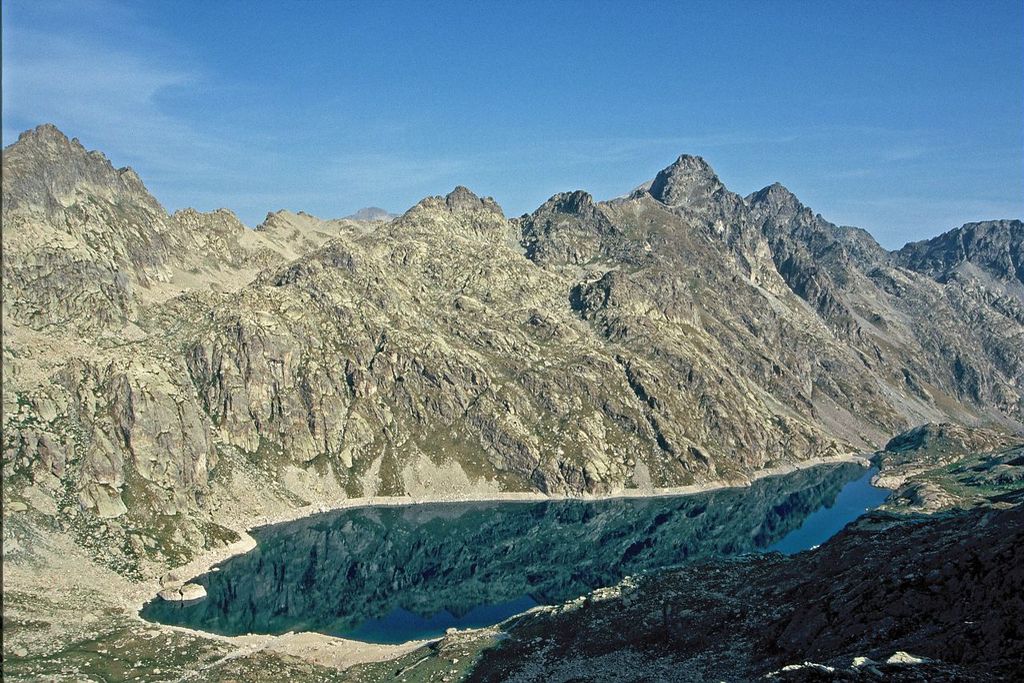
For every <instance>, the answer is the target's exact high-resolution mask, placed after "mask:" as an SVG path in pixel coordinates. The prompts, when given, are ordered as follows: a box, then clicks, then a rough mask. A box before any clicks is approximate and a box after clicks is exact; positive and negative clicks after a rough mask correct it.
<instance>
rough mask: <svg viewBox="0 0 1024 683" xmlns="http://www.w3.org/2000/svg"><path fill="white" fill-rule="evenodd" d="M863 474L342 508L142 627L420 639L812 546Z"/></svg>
mask: <svg viewBox="0 0 1024 683" xmlns="http://www.w3.org/2000/svg"><path fill="white" fill-rule="evenodd" d="M872 473H873V470H872V471H869V470H866V469H865V468H863V467H861V466H859V465H854V464H840V465H828V466H821V467H814V468H809V469H806V470H800V471H798V472H795V473H793V474H788V475H784V476H778V477H771V478H766V479H761V480H759V481H757V482H755V483H754V484H753V485H751V486H750V487H748V488H742V489H723V490H719V491H712V492H708V493H703V494H696V495H689V496H675V497H657V498H636V499H616V500H603V501H579V500H567V501H551V502H540V503H536V502H529V503H525V502H521V503H509V502H501V503H498V502H486V503H459V504H424V505H410V506H400V507H366V508H353V509H348V510H339V511H336V512H330V513H325V514H320V515H314V516H312V517H309V518H306V519H302V520H298V521H295V522H288V523H285V524H278V525H273V526H268V527H263V528H261V529H257V530H255V531H254V532H253V536H254V537H255V538H256V540H257V547H256V548H255V549H254V550H253V551H251V552H249V553H247V554H245V555H241V556H239V557H235V558H231V559H230V560H228V561H226V562H224V563H222V564H221V565H219V566H218V567H216V571H211V572H210V573H208V574H205V575H203V576H200V577H198V578H197V579H196V580H195V582H196V583H200V584H202V585H203V586H205V587H206V590H207V593H208V597H207V598H206V599H204V600H201V601H198V602H195V603H191V604H185V605H182V604H178V603H171V602H165V601H162V600H154V601H153V602H150V603H149V604H147V605H146V606H145V607H144V608H143V610H142V616H143V617H145V618H147V619H151V620H153V621H158V622H162V623H167V624H176V625H182V626H189V627H191V628H196V629H200V630H204V631H209V632H213V633H220V634H224V635H240V634H245V633H271V634H279V633H284V632H287V631H318V632H321V633H327V634H331V635H337V636H342V637H346V638H354V639H357V640H363V641H367V642H376V643H399V642H405V641H407V640H415V639H421V638H432V637H436V636H439V635H441V634H443V633H444V632H445V630H446V629H448V628H471V627H480V626H488V625H491V624H495V623H498V622H500V621H502V620H504V619H506V618H508V617H510V616H513V615H515V614H519V613H521V612H523V611H525V610H527V609H529V608H530V607H533V606H534V605H538V604H541V605H543V604H557V603H560V602H563V601H565V600H569V599H572V598H575V597H578V596H580V595H584V594H586V593H588V592H589V591H591V590H593V589H595V588H598V587H601V586H609V585H613V584H615V583H617V582H618V581H619V580H621V579H622V578H623V577H624V576H627V575H632V574H638V573H642V572H649V571H656V570H658V569H662V568H666V567H672V566H678V565H681V564H685V563H689V562H696V561H706V560H709V559H714V558H717V557H729V556H735V555H739V554H744V553H750V552H768V551H772V550H777V551H779V552H783V553H793V552H797V551H800V550H804V549H807V548H810V547H812V546H815V545H818V544H820V543H822V542H824V541H825V540H827V539H828V538H829V537H831V536H832V535H833V534H835V533H836V532H837V531H838V530H840V529H841V528H842V527H843V526H845V525H846V524H847V523H849V522H850V521H852V520H854V519H856V518H857V517H858V516H859V515H860V514H862V513H863V512H864V511H865V510H866V509H869V508H872V507H875V506H877V505H878V504H880V503H881V502H882V500H884V498H885V496H886V494H887V492H886V491H883V490H880V489H875V488H874V487H872V486H871V485H870V479H871V476H872Z"/></svg>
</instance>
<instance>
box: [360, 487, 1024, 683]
mask: <svg viewBox="0 0 1024 683" xmlns="http://www.w3.org/2000/svg"><path fill="white" fill-rule="evenodd" d="M1007 498H1009V500H1004V501H1002V502H997V503H996V504H997V505H998V506H1001V507H1002V509H994V508H991V507H983V508H978V509H975V510H972V511H966V512H965V511H959V512H946V513H940V514H937V515H934V516H929V517H926V516H916V515H915V516H909V517H908V516H901V515H897V514H894V513H889V512H875V513H871V514H869V515H867V516H865V517H864V518H862V519H861V521H860V522H858V523H857V524H855V525H851V526H850V527H848V528H847V529H846V530H845V531H843V532H842V533H841V534H839V535H838V536H836V537H835V538H833V539H832V540H831V541H829V542H828V543H826V544H825V545H823V546H822V547H821V548H819V549H817V550H815V551H809V552H805V553H801V554H799V555H795V556H793V557H789V558H786V557H782V556H779V555H768V556H747V557H744V558H740V559H736V560H726V561H716V562H713V563H708V564H699V565H691V566H689V567H687V568H685V569H681V570H677V571H671V572H667V573H661V574H656V575H652V576H648V577H638V578H635V579H632V580H630V579H627V580H625V581H624V582H622V583H621V584H619V585H618V586H617V587H615V588H613V589H605V590H602V591H596V592H595V593H593V594H591V595H590V596H589V597H587V598H586V599H580V600H577V601H575V602H572V603H567V604H566V605H564V606H562V607H559V608H556V609H553V610H543V611H535V612H533V613H530V614H527V615H525V616H522V617H519V618H517V619H514V620H512V621H510V622H507V623H506V624H505V631H504V633H503V634H499V635H498V636H497V637H496V638H495V637H493V636H492V638H491V639H490V640H489V641H488V642H487V643H486V644H484V649H483V651H482V652H481V653H480V654H479V656H478V658H477V659H476V661H475V663H474V664H472V665H471V667H469V668H467V669H462V670H459V675H460V676H464V677H465V678H466V679H467V680H474V681H582V680H588V681H590V680H595V681H661V680H666V681H675V680H681V681H689V680H692V681H707V680H727V681H735V680H761V679H765V680H784V681H869V680H914V681H917V680H920V681H936V680H971V681H977V680H1019V675H1020V674H1021V672H1022V671H1024V591H1022V586H1024V507H1022V505H1021V501H1022V500H1024V497H1022V496H1021V494H1020V493H1016V494H1011V495H1010V496H1007ZM479 646H480V643H475V644H474V643H471V642H467V639H466V636H465V635H460V634H452V635H451V636H449V637H448V638H446V639H445V640H443V641H441V642H440V643H438V644H437V645H435V646H434V648H433V652H432V653H431V654H430V656H429V658H427V659H424V657H423V654H422V652H420V653H413V654H412V655H410V656H409V657H408V658H406V660H402V661H400V662H397V663H388V669H389V672H388V673H390V675H388V673H386V672H385V671H383V670H382V669H381V668H376V669H373V670H372V671H371V670H367V671H363V672H359V673H358V674H357V673H356V672H352V673H353V675H354V676H355V677H356V678H360V679H363V680H369V679H367V678H363V676H372V677H373V678H375V679H378V680H379V679H384V678H388V679H389V678H391V677H392V676H394V677H395V678H396V679H406V680H445V676H446V675H448V674H451V673H453V672H454V671H455V668H457V667H458V664H457V662H458V661H461V659H460V657H459V655H460V654H461V655H462V658H465V657H466V656H467V655H469V656H470V658H471V659H472V653H473V650H474V647H479ZM857 658H866V659H857ZM453 660H456V664H455V668H453V669H447V668H442V669H440V670H439V669H438V668H437V667H436V663H438V662H442V663H444V664H446V665H448V664H450V663H451V662H452V661H453ZM890 660H891V661H890ZM417 663H418V664H417ZM410 665H412V668H409V667H410ZM451 678H452V679H454V678H455V676H452V677H451Z"/></svg>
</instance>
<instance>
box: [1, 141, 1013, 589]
mask: <svg viewBox="0 0 1024 683" xmlns="http://www.w3.org/2000/svg"><path fill="white" fill-rule="evenodd" d="M3 163H4V190H3V191H4V203H3V212H4V213H3V221H4V230H3V247H4V262H3V269H4V288H5V289H4V306H5V311H4V314H5V319H4V323H5V348H4V369H5V372H4V401H5V410H4V419H5V424H4V461H3V462H4V468H5V469H4V471H5V475H6V476H5V492H4V496H5V500H6V499H18V500H28V499H33V500H37V501H40V500H44V499H47V500H50V501H52V504H42V509H43V510H45V511H49V510H51V508H52V509H53V510H55V512H45V513H43V514H44V517H46V518H47V519H49V520H50V522H48V523H53V524H56V523H57V520H61V523H70V524H71V526H72V528H75V529H82V530H83V531H82V541H83V542H86V543H95V544H97V546H102V547H104V548H107V549H109V548H119V549H122V550H118V551H111V552H114V554H119V553H120V554H123V555H124V557H123V558H122V559H123V560H124V564H123V565H121V564H119V565H118V566H125V567H129V568H130V567H138V564H137V560H138V558H139V557H141V556H145V557H148V558H149V559H151V560H155V561H157V562H165V561H167V560H168V558H169V557H172V556H173V557H175V558H180V557H183V556H185V555H187V554H188V553H189V552H191V548H194V547H196V546H201V545H203V544H204V543H207V542H210V541H211V540H212V538H214V537H216V534H215V533H213V532H211V529H215V528H216V527H215V525H211V523H213V522H223V523H229V524H234V523H237V520H238V519H239V517H240V516H245V517H247V518H248V517H249V516H252V515H257V514H262V513H266V512H272V511H275V510H279V509H282V508H287V507H293V506H295V505H300V504H303V503H307V502H312V501H328V502H330V501H336V500H338V499H340V498H342V497H344V496H362V495H374V494H402V493H415V494H416V495H422V496H426V497H430V496H439V495H458V494H460V493H466V492H469V491H473V492H476V493H477V494H478V495H479V494H480V493H481V492H487V491H494V490H497V489H505V490H539V491H546V492H564V493H576V492H581V491H591V492H602V491H612V490H616V489H620V488H623V487H636V488H640V489H647V488H650V487H659V486H672V485H679V484H688V483H693V482H702V481H708V480H711V479H717V478H723V477H725V478H729V477H734V476H738V477H741V476H745V475H746V474H747V473H749V472H752V471H754V470H757V469H759V468H763V467H766V466H770V465H773V464H778V463H781V462H787V461H795V460H805V459H808V458H814V457H821V456H829V455H834V454H837V453H843V452H849V451H852V450H858V449H864V450H874V449H876V448H878V447H879V446H881V444H883V443H885V442H886V441H887V440H888V439H889V438H890V437H891V436H892V435H893V434H896V433H899V432H901V431H903V430H905V429H907V428H908V427H911V426H913V425H916V424H921V423H923V422H929V421H932V422H950V421H952V422H969V423H974V422H986V423H992V424H994V425H996V426H999V427H1000V428H1002V429H1008V430H1011V431H1012V430H1018V429H1020V426H1021V421H1022V419H1024V403H1022V389H1021V387H1020V384H1019V378H1020V376H1021V374H1022V372H1024V345H1021V344H1020V339H1021V335H1022V333H1024V298H1022V296H1021V295H1020V294H1019V293H1016V292H1015V291H1014V290H1012V288H1009V287H1005V288H1003V289H993V288H992V287H991V286H989V282H990V279H991V278H988V276H987V275H985V277H982V274H983V271H982V270H980V267H979V268H978V269H974V268H960V269H959V270H958V271H957V272H958V275H957V277H955V278H953V277H949V278H943V277H940V278H938V279H936V278H935V277H933V276H932V275H931V274H930V273H924V272H918V270H916V269H915V268H917V266H914V267H908V265H907V264H910V261H907V260H906V258H905V257H902V256H898V255H894V254H890V253H889V252H886V251H885V250H884V249H882V248H881V247H879V246H878V245H877V244H876V243H875V242H874V240H872V239H871V237H870V236H869V235H867V234H866V233H864V232H863V231H859V230H856V229H853V228H842V227H838V226H834V225H832V224H831V223H828V222H827V221H825V220H824V219H823V218H821V217H820V216H817V215H815V214H814V213H813V212H812V211H811V210H810V209H808V208H806V207H803V206H802V205H801V204H800V202H799V201H798V200H797V199H796V198H795V197H793V196H792V194H791V193H789V192H788V191H786V190H785V188H783V187H781V186H770V187H768V188H766V189H765V190H763V191H761V192H758V193H755V194H754V195H751V196H750V197H747V198H745V199H744V198H742V197H739V196H738V195H736V194H734V193H732V192H730V191H729V190H728V189H726V188H724V186H722V183H721V181H720V180H719V179H718V178H717V176H715V174H714V172H713V171H712V170H711V168H710V166H709V165H708V164H707V163H706V162H705V161H704V160H702V159H700V158H698V157H690V156H683V157H680V158H679V159H678V160H677V161H676V162H675V163H674V164H672V165H671V166H669V167H668V168H666V169H664V170H663V171H662V172H660V173H659V174H658V175H657V177H656V178H655V180H654V181H653V182H652V183H651V184H650V185H649V186H648V188H647V189H641V190H638V191H637V192H635V193H633V194H632V195H630V196H629V197H626V198H622V199H617V200H613V201H609V202H595V201H594V200H593V198H592V197H590V196H589V195H587V194H586V193H583V192H574V193H567V194H561V195H556V196H555V197H553V198H552V199H551V200H549V201H548V202H546V203H545V204H544V205H543V206H542V207H541V208H540V209H538V210H537V211H536V212H534V213H533V214H531V215H529V216H524V217H521V218H519V219H515V220H511V221H510V220H508V219H507V218H506V217H505V216H504V215H503V213H502V211H501V208H500V207H499V206H498V205H497V204H496V203H495V202H494V201H493V200H492V199H490V198H481V197H478V196H477V195H475V194H473V193H472V192H471V191H469V190H468V189H466V188H464V187H458V188H455V189H454V190H453V191H452V192H451V193H449V194H448V195H446V196H437V197H428V198H426V199H424V200H422V201H421V202H419V203H418V204H417V205H416V206H414V207H412V208H411V209H409V210H408V211H407V212H406V213H405V214H403V215H402V216H401V217H399V218H396V219H395V220H393V221H390V222H383V221H381V222H366V221H349V220H335V221H324V220H320V219H317V218H315V217H313V216H309V215H307V214H304V213H298V214H293V213H289V212H276V213H272V214H268V217H267V219H266V220H265V221H264V223H263V224H261V225H260V226H258V227H257V228H256V229H255V230H250V229H247V228H245V227H244V226H242V225H241V223H240V222H238V220H237V218H235V217H234V216H233V214H231V213H230V212H228V211H224V210H222V211H216V212H211V213H200V212H196V211H192V210H184V211H179V212H176V213H175V214H174V215H172V216H168V215H167V214H166V212H165V211H164V210H163V209H162V208H160V206H159V204H158V203H157V202H156V200H155V199H153V198H152V197H151V196H150V195H149V194H148V193H147V192H146V191H145V188H144V187H143V186H142V184H141V182H140V181H138V179H137V177H136V176H135V175H134V173H131V172H130V171H126V170H124V169H122V170H117V169H114V168H113V167H112V166H111V165H110V164H109V162H108V161H107V160H106V159H105V158H104V157H103V156H102V155H100V154H98V153H94V152H87V151H85V150H84V148H82V147H81V145H78V144H77V143H75V142H74V141H69V140H68V139H67V138H66V137H64V136H63V134H61V133H60V132H59V131H56V129H53V128H52V127H42V128H40V129H37V130H36V131H32V132H29V133H27V134H25V135H24V136H23V137H22V139H21V140H19V141H18V142H16V143H15V144H14V145H12V146H10V147H8V148H7V149H6V150H4V157H3ZM1014 226H1018V227H1014ZM1005 228H1006V229H1005V230H1004V231H1003V232H1001V233H999V234H1000V235H1003V237H1001V238H1000V239H1002V240H1003V242H1000V244H1002V243H1005V245H1006V253H1008V254H1014V253H1017V252H1016V251H1013V250H1014V249H1017V248H1018V247H1019V245H1020V242H1021V235H1020V231H1019V223H1014V222H1013V221H1009V222H1006V226H1005ZM993 239H994V238H993ZM979 243H980V242H979ZM958 244H959V243H958ZM41 245H42V246H41ZM934 248H935V249H940V245H939V244H938V243H937V244H936V245H935V246H934ZM951 248H952V247H951ZM964 253H965V254H969V256H968V261H967V262H970V263H975V262H978V257H977V256H976V254H977V253H978V252H977V250H966V251H964ZM957 258H959V257H951V259H950V261H951V262H952V261H956V259H957ZM971 259H973V260H971ZM929 262H931V261H929ZM914 263H916V261H914ZM943 263H945V261H943ZM919 269H920V268H919ZM987 272H988V271H987V270H986V271H984V273H987ZM993 277H994V276H993ZM986 278H987V279H986ZM26 491H28V492H27V493H26ZM97 516H99V517H102V518H111V517H116V518H118V519H120V521H121V522H126V524H121V523H120V522H118V523H117V524H103V525H99V526H96V529H98V530H92V531H89V532H88V533H86V532H85V531H84V530H85V529H86V528H87V527H89V528H92V527H91V526H90V525H94V522H95V521H96V518H97ZM68 520H70V522H69V521H68ZM172 549H173V551H172ZM105 552H106V551H105ZM119 562H120V561H119ZM126 571H128V570H126Z"/></svg>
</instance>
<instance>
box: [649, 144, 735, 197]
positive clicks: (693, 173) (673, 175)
mask: <svg viewBox="0 0 1024 683" xmlns="http://www.w3.org/2000/svg"><path fill="white" fill-rule="evenodd" d="M723 189H725V186H724V185H722V181H721V180H719V179H718V176H717V175H716V174H715V172H714V170H713V169H712V168H711V165H710V164H708V162H706V161H705V160H704V159H703V158H701V157H698V156H692V155H690V154H683V155H681V156H680V157H679V158H678V159H676V160H675V161H674V162H673V163H672V165H671V166H668V167H667V168H664V169H662V170H661V171H660V172H659V173H658V175H657V176H655V178H654V181H653V182H652V183H651V187H650V190H648V191H649V192H650V194H651V196H652V197H654V198H655V199H657V200H658V201H659V202H661V203H662V204H666V205H668V206H689V205H696V204H701V203H703V202H704V201H705V200H706V199H707V198H708V197H710V196H711V195H713V194H715V193H716V192H719V191H720V190H723Z"/></svg>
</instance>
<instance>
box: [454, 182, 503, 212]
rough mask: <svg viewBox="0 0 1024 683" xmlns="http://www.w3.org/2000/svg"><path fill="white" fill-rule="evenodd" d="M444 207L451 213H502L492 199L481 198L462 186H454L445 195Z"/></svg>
mask: <svg viewBox="0 0 1024 683" xmlns="http://www.w3.org/2000/svg"><path fill="white" fill-rule="evenodd" d="M444 205H445V206H446V207H447V208H448V210H449V211H451V212H453V213H456V212H462V211H481V210H483V211H490V212H495V213H502V211H501V207H500V206H498V204H497V202H495V201H494V200H493V199H492V198H490V197H483V198H481V197H479V196H477V194H476V193H475V192H473V191H472V190H470V189H469V188H468V187H466V186H464V185H456V186H455V189H453V190H452V191H451V192H449V193H448V194H446V195H445V196H444Z"/></svg>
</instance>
